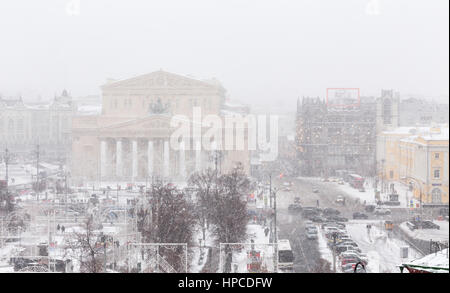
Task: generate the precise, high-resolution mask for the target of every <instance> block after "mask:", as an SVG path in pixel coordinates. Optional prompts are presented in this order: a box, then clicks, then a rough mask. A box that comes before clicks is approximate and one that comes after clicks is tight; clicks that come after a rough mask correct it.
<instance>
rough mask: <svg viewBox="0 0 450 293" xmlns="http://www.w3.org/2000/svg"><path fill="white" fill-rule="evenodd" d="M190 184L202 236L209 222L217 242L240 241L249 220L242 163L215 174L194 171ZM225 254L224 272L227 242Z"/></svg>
mask: <svg viewBox="0 0 450 293" xmlns="http://www.w3.org/2000/svg"><path fill="white" fill-rule="evenodd" d="M189 185H190V186H192V187H194V188H195V190H196V197H197V201H196V203H197V204H196V207H197V215H198V219H199V220H200V221H201V223H202V228H203V238H205V232H204V231H205V229H206V227H209V226H210V225H212V234H213V237H214V240H215V242H216V243H217V244H218V243H238V242H243V241H244V240H245V238H246V229H247V222H248V214H247V201H246V197H247V195H248V193H249V191H250V189H251V182H250V180H249V178H248V176H247V175H246V174H245V172H244V171H243V169H242V167H241V166H238V167H236V168H234V169H233V170H232V171H231V172H230V173H227V174H218V173H217V171H216V170H212V169H207V170H206V171H204V172H200V173H194V174H193V175H192V176H191V177H190V179H189ZM205 224H206V225H205ZM205 226H206V227H205ZM225 254H226V256H227V257H226V263H225V271H226V272H227V271H231V262H232V252H231V247H230V246H228V245H226V246H225Z"/></svg>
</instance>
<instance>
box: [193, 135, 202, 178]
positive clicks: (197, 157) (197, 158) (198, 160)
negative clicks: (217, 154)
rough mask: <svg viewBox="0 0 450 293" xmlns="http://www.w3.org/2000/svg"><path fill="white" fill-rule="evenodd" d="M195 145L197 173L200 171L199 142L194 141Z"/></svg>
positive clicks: (200, 150)
mask: <svg viewBox="0 0 450 293" xmlns="http://www.w3.org/2000/svg"><path fill="white" fill-rule="evenodd" d="M194 143H195V170H196V171H197V172H199V171H201V170H202V147H201V142H200V141H199V140H198V141H194Z"/></svg>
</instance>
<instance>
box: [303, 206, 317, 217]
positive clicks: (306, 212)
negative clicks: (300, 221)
mask: <svg viewBox="0 0 450 293" xmlns="http://www.w3.org/2000/svg"><path fill="white" fill-rule="evenodd" d="M319 214H320V211H319V210H318V209H317V208H316V207H304V208H303V209H302V216H303V217H305V218H309V217H313V216H318V215H319Z"/></svg>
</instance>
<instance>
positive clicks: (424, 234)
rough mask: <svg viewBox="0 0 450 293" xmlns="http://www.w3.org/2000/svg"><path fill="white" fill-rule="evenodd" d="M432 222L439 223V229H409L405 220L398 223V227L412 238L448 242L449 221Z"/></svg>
mask: <svg viewBox="0 0 450 293" xmlns="http://www.w3.org/2000/svg"><path fill="white" fill-rule="evenodd" d="M433 223H435V224H437V225H439V227H440V229H439V230H438V229H416V230H411V229H409V228H408V226H407V225H406V222H403V223H401V224H400V229H402V230H403V231H404V232H406V233H407V234H408V235H409V236H411V237H412V238H416V239H420V240H425V241H429V240H430V239H432V240H434V241H441V242H448V240H449V237H448V236H449V223H448V222H447V221H433Z"/></svg>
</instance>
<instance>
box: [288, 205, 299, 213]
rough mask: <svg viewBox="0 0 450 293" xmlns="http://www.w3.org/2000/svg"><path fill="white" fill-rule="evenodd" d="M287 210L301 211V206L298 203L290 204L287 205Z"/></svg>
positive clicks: (292, 211) (291, 211)
mask: <svg viewBox="0 0 450 293" xmlns="http://www.w3.org/2000/svg"><path fill="white" fill-rule="evenodd" d="M288 211H289V212H290V213H299V212H301V211H302V206H301V205H299V204H298V203H293V204H290V205H289V207H288Z"/></svg>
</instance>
